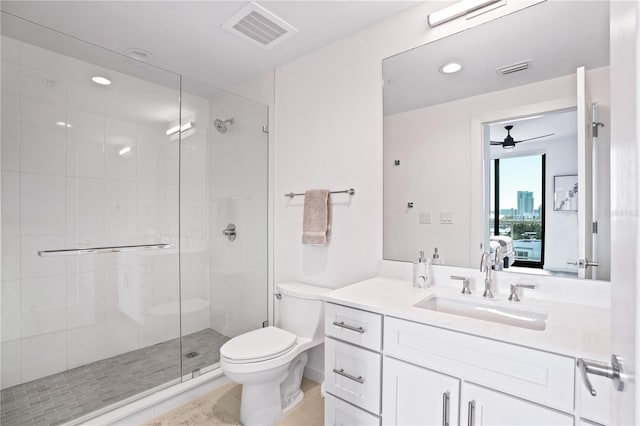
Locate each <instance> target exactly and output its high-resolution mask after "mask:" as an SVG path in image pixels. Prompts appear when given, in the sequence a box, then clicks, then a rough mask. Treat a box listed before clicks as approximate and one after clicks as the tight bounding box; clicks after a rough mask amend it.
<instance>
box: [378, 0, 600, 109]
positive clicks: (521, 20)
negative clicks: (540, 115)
mask: <svg viewBox="0 0 640 426" xmlns="http://www.w3.org/2000/svg"><path fill="white" fill-rule="evenodd" d="M526 60H531V61H532V63H531V64H532V66H531V67H530V68H529V69H528V70H526V71H523V72H517V73H514V74H509V75H507V76H498V74H497V73H496V72H495V69H496V68H498V67H502V66H506V65H511V64H514V63H518V62H521V61H526ZM451 61H455V62H458V63H460V64H461V65H462V66H463V69H462V71H460V72H458V73H456V74H448V75H446V74H443V73H441V72H440V71H439V69H440V67H441V66H442V65H444V64H446V63H448V62H451ZM607 64H609V2H608V1H602V0H599V1H546V2H543V3H539V4H536V5H534V6H531V7H529V8H527V9H524V10H521V11H518V12H515V13H513V14H511V15H507V16H505V17H502V18H499V19H496V20H495V21H492V22H489V23H487V24H484V25H480V26H477V27H474V28H471V29H468V30H466V31H463V32H461V33H458V34H454V35H452V36H449V37H446V38H444V39H441V40H437V41H435V42H432V43H429V44H425V45H424V46H421V47H418V48H415V49H413V50H410V51H407V52H404V53H401V54H398V55H395V56H392V57H391V58H387V59H385V60H384V64H383V73H384V78H385V81H386V83H387V84H385V88H384V113H385V115H390V114H396V113H399V112H403V111H409V110H413V109H416V108H423V107H426V106H429V105H437V104H440V103H444V102H450V101H453V100H456V99H463V98H467V97H469V96H475V95H480V94H483V93H489V92H494V91H498V90H504V89H507V88H511V87H516V86H521V85H523V84H529V83H533V82H536V81H542V80H547V79H551V78H555V77H560V76H563V75H568V74H572V73H575V71H576V68H578V67H579V66H585V67H586V68H587V69H591V68H596V67H600V66H604V65H607ZM389 80H393V84H388V82H389Z"/></svg>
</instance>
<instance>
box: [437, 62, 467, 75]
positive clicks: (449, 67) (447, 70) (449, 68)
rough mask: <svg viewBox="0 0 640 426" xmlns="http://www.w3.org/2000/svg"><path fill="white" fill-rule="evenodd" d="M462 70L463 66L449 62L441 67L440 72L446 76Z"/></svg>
mask: <svg viewBox="0 0 640 426" xmlns="http://www.w3.org/2000/svg"><path fill="white" fill-rule="evenodd" d="M461 69H462V65H460V64H459V63H457V62H449V63H448V64H445V65H443V66H441V67H440V72H441V73H444V74H453V73H456V72H458V71H460V70H461Z"/></svg>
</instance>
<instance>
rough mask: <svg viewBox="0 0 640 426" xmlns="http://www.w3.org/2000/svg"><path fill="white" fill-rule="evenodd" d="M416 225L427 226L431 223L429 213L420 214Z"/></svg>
mask: <svg viewBox="0 0 640 426" xmlns="http://www.w3.org/2000/svg"><path fill="white" fill-rule="evenodd" d="M418 223H421V224H429V223H431V212H420V214H419V215H418Z"/></svg>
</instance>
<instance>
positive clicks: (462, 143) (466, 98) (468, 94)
mask: <svg viewBox="0 0 640 426" xmlns="http://www.w3.org/2000/svg"><path fill="white" fill-rule="evenodd" d="M461 19H464V18H461ZM445 25H446V24H445ZM452 63H455V64H459V65H460V66H461V69H460V70H459V71H458V72H453V73H446V71H448V70H449V68H454V69H455V67H456V66H455V65H449V66H447V65H448V64H452ZM581 67H584V69H585V70H586V72H584V73H583V74H582V75H583V76H584V80H586V81H585V82H584V84H583V87H582V89H580V90H578V88H577V87H578V84H577V83H578V81H581V80H580V78H579V77H580V76H579V74H580V72H579V71H578V68H581ZM383 78H384V89H383V91H384V256H383V257H384V259H387V260H399V261H412V260H414V257H415V252H417V251H419V250H425V251H426V253H427V255H428V257H431V255H432V254H433V252H434V249H435V248H438V252H439V256H440V259H441V262H442V263H443V264H445V265H450V266H462V267H473V268H476V267H478V265H479V261H480V255H481V253H482V252H483V251H489V250H490V246H491V244H490V241H489V240H490V238H491V235H495V237H494V238H493V239H500V236H508V237H509V238H511V239H512V244H513V249H512V250H511V252H510V255H511V257H510V259H509V263H508V265H509V268H508V269H505V270H510V271H516V272H524V273H535V274H545V275H558V276H569V277H574V278H575V277H578V266H576V265H572V264H569V263H568V262H576V261H577V260H578V259H579V256H580V255H581V254H582V252H581V251H579V250H578V247H579V244H584V242H585V241H587V242H590V243H591V245H592V251H591V252H590V253H588V254H586V256H585V257H586V258H588V260H589V261H596V262H598V263H599V266H598V267H593V268H591V271H590V273H588V274H586V275H587V277H590V278H597V279H599V280H608V279H609V263H610V238H609V230H610V216H609V210H610V209H609V193H610V184H609V127H608V125H609V123H610V119H609V4H608V2H607V1H586V2H563V1H560V2H549V1H547V2H542V3H538V4H536V5H534V6H531V7H528V8H526V9H522V10H520V11H517V12H515V13H512V14H509V15H506V16H503V17H500V18H497V19H495V20H493V21H491V22H488V23H485V24H482V25H478V26H476V27H472V28H470V29H468V30H465V31H462V32H459V33H456V34H453V35H451V36H448V37H445V38H442V39H439V40H436V41H433V42H431V43H428V44H425V45H423V46H420V47H417V48H415V49H412V50H409V51H406V52H403V53H400V54H398V55H395V56H392V57H389V58H386V59H384V60H383ZM585 86H587V89H584V87H585ZM585 90H586V96H590V98H591V101H590V102H588V101H587V102H588V105H587V104H585V102H584V101H580V102H579V101H578V97H584V96H585V93H583V92H584V91H585ZM581 105H583V106H581ZM585 105H586V106H585ZM586 110H588V111H586ZM585 111H586V112H588V113H589V115H590V116H591V117H590V118H587V120H588V126H589V128H588V129H587V130H588V134H587V133H585V132H586V130H584V129H579V128H578V122H579V121H580V120H579V118H580V117H582V118H583V121H584V117H585V116H586V115H585V114H586V113H585ZM592 123H598V124H594V125H593V126H595V129H596V131H597V133H598V135H597V138H591V134H590V133H591V125H592ZM580 135H582V139H581V141H582V142H580V143H579V142H578V138H579V137H580ZM585 135H586V136H588V142H589V143H588V144H587V143H585V142H584V141H583V139H585ZM492 141H493V142H492ZM590 144H592V145H593V148H592V149H591V150H590V151H589V152H588V153H587V155H586V159H585V157H584V156H585V146H586V147H587V148H586V149H589V148H588V146H589V145H590ZM590 158H591V159H590ZM496 160H497V161H496ZM585 167H586V168H585ZM579 170H580V171H581V172H580V174H579V173H578V171H579ZM578 175H580V178H582V179H586V180H587V183H586V184H583V186H584V187H585V188H588V189H589V192H588V193H587V192H585V190H584V188H577V187H575V188H574V187H573V186H571V187H567V188H563V187H561V186H562V185H565V186H567V185H568V184H567V183H566V182H568V181H569V180H572V179H577V176H578ZM566 176H571V178H563V177H566ZM589 179H591V180H592V184H589V183H588V181H589ZM554 185H555V186H556V187H557V188H554ZM578 189H579V191H578ZM583 196H584V200H587V202H589V201H588V200H589V198H591V199H592V201H591V203H592V205H591V204H590V205H589V206H590V207H591V208H587V207H583V208H582V209H578V208H577V207H576V206H577V205H578V204H577V200H578V199H579V198H580V197H583ZM560 198H562V199H560ZM496 199H498V200H499V201H498V202H496ZM565 199H566V200H565ZM584 200H583V203H584V202H585V201H584ZM562 201H565V203H564V204H562ZM560 204H562V205H563V206H566V207H563V208H556V206H558V205H560ZM586 213H589V214H586ZM580 214H583V217H582V218H581V219H580V221H581V222H580V223H582V225H581V226H579V225H578V224H579V215H580ZM584 214H586V219H585V216H584ZM589 215H591V216H592V217H593V219H589ZM585 220H589V224H588V227H587V226H586V225H584V224H583V222H584V221H585ZM592 222H593V224H592ZM596 222H597V224H596ZM587 228H588V229H587ZM596 228H597V232H596V233H594V232H591V231H592V230H593V231H596ZM495 244H497V243H495V242H494V246H495ZM502 248H504V247H501V249H502ZM503 254H504V253H503ZM514 261H515V262H514ZM583 275H584V274H583Z"/></svg>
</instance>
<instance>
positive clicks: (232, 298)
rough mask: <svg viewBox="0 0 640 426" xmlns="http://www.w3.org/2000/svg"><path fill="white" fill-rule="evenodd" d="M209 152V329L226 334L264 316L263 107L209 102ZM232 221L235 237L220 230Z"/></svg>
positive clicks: (230, 98)
mask: <svg viewBox="0 0 640 426" xmlns="http://www.w3.org/2000/svg"><path fill="white" fill-rule="evenodd" d="M211 105H212V109H211V119H210V120H211V122H212V123H213V121H214V120H216V119H221V120H227V119H231V118H233V124H231V125H228V130H227V132H226V133H224V134H222V133H219V132H217V131H215V130H213V132H214V133H213V135H212V136H213V137H212V139H211V142H212V143H211V152H210V170H211V173H212V175H211V178H210V182H211V187H210V212H211V214H210V226H209V229H210V239H211V247H212V250H211V253H210V265H211V271H210V273H211V278H210V286H211V293H210V294H211V302H212V305H211V326H212V328H213V329H215V330H217V331H219V332H220V333H223V334H225V335H227V336H230V337H233V336H236V335H238V334H241V333H244V332H247V331H250V330H254V329H256V328H259V327H261V325H262V322H263V321H265V320H266V319H267V318H268V317H267V297H268V280H267V226H268V225H267V223H268V222H267V185H268V163H267V162H268V157H267V152H268V149H267V148H268V140H267V135H266V134H265V133H263V131H262V126H263V125H264V124H267V122H266V121H267V108H266V107H265V106H264V105H262V104H258V103H256V102H252V101H249V100H247V99H244V98H241V97H240V96H236V95H233V94H222V95H220V96H218V97H216V98H214V99H212V102H211ZM230 223H233V224H235V225H236V228H237V233H238V235H237V238H236V239H235V240H234V241H229V240H228V239H227V238H226V237H225V236H224V235H223V234H222V231H223V230H224V229H225V227H226V226H227V225H228V224H230Z"/></svg>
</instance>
